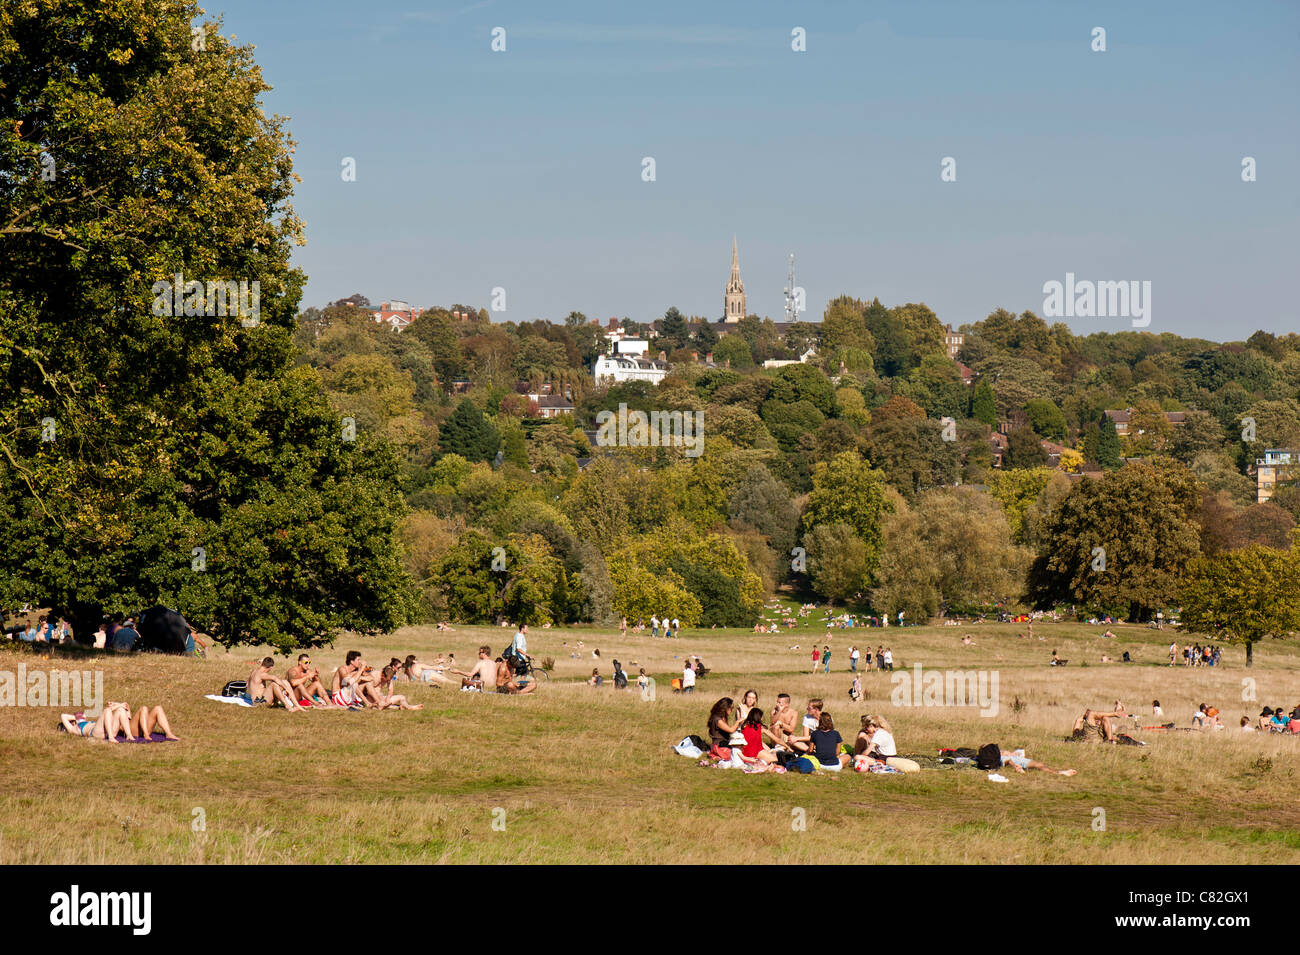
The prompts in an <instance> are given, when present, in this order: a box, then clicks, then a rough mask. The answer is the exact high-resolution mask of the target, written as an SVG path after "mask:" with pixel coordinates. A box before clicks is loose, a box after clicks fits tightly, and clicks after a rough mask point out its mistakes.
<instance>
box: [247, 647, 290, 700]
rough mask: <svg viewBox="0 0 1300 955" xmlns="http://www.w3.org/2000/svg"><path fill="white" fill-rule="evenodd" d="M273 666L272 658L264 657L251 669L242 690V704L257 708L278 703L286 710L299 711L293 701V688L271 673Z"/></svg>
mask: <svg viewBox="0 0 1300 955" xmlns="http://www.w3.org/2000/svg"><path fill="white" fill-rule="evenodd" d="M273 666H275V660H274V659H273V658H272V657H264V658H263V659H262V662H261V663H259V664H257V665H256V666H255V667H253V672H252V673H250V674H249V675H248V686H247V688H246V689H245V690H244V702H245V703H251V704H252V705H253V706H258V705H260V704H262V703H280V704H282V705H283V706H284V708H285V709H286V710H300V709H302V707H300V706H299V705H298V704H297V703H296V702H294V699H293V687H291V686H290V685H289V682H288V681H287V680H281V679H280V678H279V677H278V676H274V675H272V673H271V667H273Z"/></svg>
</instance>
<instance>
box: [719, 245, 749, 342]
mask: <svg viewBox="0 0 1300 955" xmlns="http://www.w3.org/2000/svg"><path fill="white" fill-rule="evenodd" d="M745 314H746V313H745V283H744V282H742V281H741V280H740V255H739V254H738V252H737V249H736V237H735V236H734V235H733V236H732V237H731V278H730V279H728V280H727V294H726V296H725V297H724V299H723V313H722V319H723V321H725V322H726V323H727V324H729V325H734V324H735V323H736V322H738V321H740V320H741V319H742V318H744V317H745Z"/></svg>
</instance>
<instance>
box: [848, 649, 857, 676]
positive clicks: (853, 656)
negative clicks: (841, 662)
mask: <svg viewBox="0 0 1300 955" xmlns="http://www.w3.org/2000/svg"><path fill="white" fill-rule="evenodd" d="M858 656H859V654H858V648H857V647H856V646H852V647H849V669H850V670H851V671H853V672H854V673H857V672H858Z"/></svg>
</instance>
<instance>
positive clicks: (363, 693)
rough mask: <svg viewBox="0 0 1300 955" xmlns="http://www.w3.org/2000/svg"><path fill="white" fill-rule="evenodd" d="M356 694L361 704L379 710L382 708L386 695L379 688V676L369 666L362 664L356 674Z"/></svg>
mask: <svg viewBox="0 0 1300 955" xmlns="http://www.w3.org/2000/svg"><path fill="white" fill-rule="evenodd" d="M356 689H357V693H358V694H359V695H360V697H361V702H363V703H365V704H366V706H376V707H379V708H380V709H383V707H384V699H385V697H386V696H387V694H386V693H385V692H384V691H383V689H382V688H381V686H380V674H378V673H376V672H375V668H374V667H372V666H370V665H369V664H363V665H362V667H361V670H360V672H359V673H358V674H357V682H356Z"/></svg>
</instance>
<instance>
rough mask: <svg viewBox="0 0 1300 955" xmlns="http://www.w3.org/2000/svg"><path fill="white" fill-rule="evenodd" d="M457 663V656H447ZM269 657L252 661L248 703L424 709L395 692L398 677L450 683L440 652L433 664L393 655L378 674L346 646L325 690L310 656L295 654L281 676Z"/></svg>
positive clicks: (246, 694)
mask: <svg viewBox="0 0 1300 955" xmlns="http://www.w3.org/2000/svg"><path fill="white" fill-rule="evenodd" d="M451 662H452V663H454V662H455V657H454V656H453V657H452V658H451ZM274 666H275V660H274V658H272V657H263V658H262V659H261V660H257V661H254V662H253V670H252V672H251V673H250V674H249V676H248V680H247V681H246V683H245V686H244V690H243V693H242V694H240V695H241V696H242V698H243V700H244V702H245V703H247V704H249V705H250V706H262V705H267V706H273V707H275V706H279V707H283V708H284V709H286V710H290V711H300V710H307V709H312V708H316V709H338V708H344V709H354V710H361V709H377V710H390V709H396V710H422V709H424V704H422V703H412V702H411V701H410V700H408V699H407V697H406V696H405V695H404V694H401V693H398V692H396V684H397V682H398V681H399V680H407V681H410V682H413V683H449V682H451V681H450V680H449V679H448V678H447V677H445V676H444V675H443V672H444V671H446V670H447V669H448V663H447V662H445V661H444V660H443V658H442V655H441V654H439V656H438V661H437V663H435V664H426V663H420V662H419V661H418V660H416V658H415V654H410V655H409V656H407V658H406V659H405V660H404V661H403V660H399V659H398V658H397V657H393V658H391V659H390V660H389V661H388V665H387V666H385V667H383V668H382V669H380V670H379V671H377V672H376V670H375V668H374V667H372V666H371V665H370V664H368V663H367V662H366V661H365V660H364V659H363V658H362V656H361V651H359V650H349V651H348V653H347V656H346V657H345V658H344V662H343V665H342V666H340V667H338V668H337V669H335V670H334V673H333V675H332V677H331V678H330V685H329V688H328V689H327V688H326V686H325V682H324V679H323V678H322V677H321V672H320V670H319V669H317V667H316V666H315V665H314V664H313V663H312V662H311V655H310V654H307V653H300V654H298V660H297V662H296V663H295V664H294V665H293V666H291V667H290V668H289V670H288V672H287V673H285V675H284V676H283V677H280V676H276V675H275V674H274V673H272V672H271V670H272V668H273V667H274Z"/></svg>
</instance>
